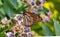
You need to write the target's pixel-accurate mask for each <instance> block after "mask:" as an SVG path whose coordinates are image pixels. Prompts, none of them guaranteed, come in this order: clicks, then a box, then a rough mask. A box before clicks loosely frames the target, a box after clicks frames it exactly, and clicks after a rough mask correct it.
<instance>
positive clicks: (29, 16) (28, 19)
mask: <svg viewBox="0 0 60 37" xmlns="http://www.w3.org/2000/svg"><path fill="white" fill-rule="evenodd" d="M38 21H40V18H39V17H38V16H37V15H36V14H34V13H30V12H26V13H25V15H24V25H26V26H31V25H33V24H34V23H35V22H38Z"/></svg>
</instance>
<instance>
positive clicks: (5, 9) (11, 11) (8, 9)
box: [3, 0, 15, 18]
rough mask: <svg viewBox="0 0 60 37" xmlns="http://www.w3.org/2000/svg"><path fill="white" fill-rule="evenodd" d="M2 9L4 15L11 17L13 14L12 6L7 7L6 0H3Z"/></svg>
mask: <svg viewBox="0 0 60 37" xmlns="http://www.w3.org/2000/svg"><path fill="white" fill-rule="evenodd" d="M3 5H4V11H5V13H6V15H7V16H8V17H9V18H11V16H12V15H13V14H14V12H15V11H14V10H13V9H12V8H10V7H9V5H8V4H7V2H6V0H4V3H3Z"/></svg>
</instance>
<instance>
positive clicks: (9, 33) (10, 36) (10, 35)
mask: <svg viewBox="0 0 60 37" xmlns="http://www.w3.org/2000/svg"><path fill="white" fill-rule="evenodd" d="M5 34H6V36H7V37H15V36H14V35H13V33H12V32H7V33H5Z"/></svg>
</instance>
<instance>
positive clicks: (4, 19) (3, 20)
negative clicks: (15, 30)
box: [1, 17, 9, 24]
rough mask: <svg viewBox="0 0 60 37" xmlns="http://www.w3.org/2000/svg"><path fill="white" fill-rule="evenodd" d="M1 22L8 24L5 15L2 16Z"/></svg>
mask: <svg viewBox="0 0 60 37" xmlns="http://www.w3.org/2000/svg"><path fill="white" fill-rule="evenodd" d="M1 22H2V23H3V24H8V23H9V21H8V19H7V18H6V17H4V18H3V19H2V20H1Z"/></svg>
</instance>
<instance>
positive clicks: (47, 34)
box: [42, 24, 53, 36]
mask: <svg viewBox="0 0 60 37" xmlns="http://www.w3.org/2000/svg"><path fill="white" fill-rule="evenodd" d="M42 29H43V34H44V35H46V36H52V35H53V33H52V31H51V29H50V28H49V27H48V26H47V25H46V24H42Z"/></svg>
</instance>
